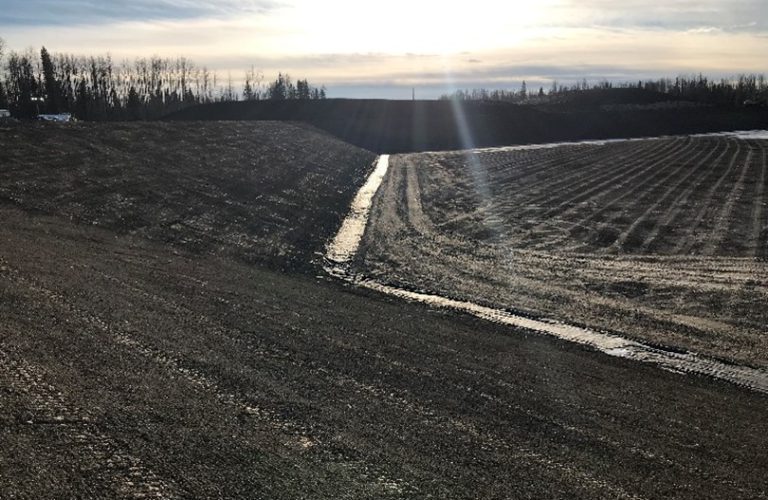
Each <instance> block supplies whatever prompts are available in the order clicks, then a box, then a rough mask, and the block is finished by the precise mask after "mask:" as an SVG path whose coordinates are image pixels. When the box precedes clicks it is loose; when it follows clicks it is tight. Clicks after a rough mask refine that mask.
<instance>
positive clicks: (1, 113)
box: [0, 109, 11, 118]
mask: <svg viewBox="0 0 768 500" xmlns="http://www.w3.org/2000/svg"><path fill="white" fill-rule="evenodd" d="M10 117H11V112H10V111H8V110H7V109H0V118H10Z"/></svg>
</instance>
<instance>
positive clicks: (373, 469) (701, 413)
mask: <svg viewBox="0 0 768 500" xmlns="http://www.w3.org/2000/svg"><path fill="white" fill-rule="evenodd" d="M0 215H2V218H3V224H2V225H1V226H0V241H2V242H3V244H2V247H0V318H2V320H0V442H2V443H3V445H2V446H0V497H2V498H38V499H39V498H43V499H46V498H50V499H53V498H62V497H87V498H153V497H156V498H265V499H266V498H269V499H281V498H285V499H289V498H290V499H294V498H310V499H320V498H349V499H364V498H371V499H378V498H414V499H415V498H419V499H421V498H430V497H431V498H451V499H462V498H467V499H470V498H483V499H502V498H553V499H558V498H560V499H573V498H584V499H596V498H605V499H616V498H660V497H663V498H691V499H694V498H695V499H718V500H719V499H722V498H744V499H755V498H764V497H765V495H766V494H768V491H766V489H765V481H764V474H763V473H764V471H765V468H766V466H768V455H767V454H766V453H768V451H767V450H768V441H767V440H768V437H767V436H768V423H766V419H765V418H764V416H765V414H766V412H768V399H767V398H766V397H765V396H762V395H758V394H754V393H749V392H746V391H742V390H739V389H736V388H734V387H733V386H731V385H728V384H719V383H714V382H712V381H710V380H706V379H696V378H692V377H685V376H680V375H676V374H672V373H667V372H664V371H661V370H657V369H655V368H652V367H646V366H642V365H639V364H637V363H631V362H625V361H623V360H617V359H615V358H609V357H606V356H603V355H600V354H597V353H594V352H591V351H589V350H585V349H582V348H578V347H574V346H572V345H569V344H564V343H560V342H556V341H552V340H550V339H546V338H542V337H540V336H537V335H533V336H528V335H525V334H522V333H520V332H515V331H512V330H507V329H503V328H500V327H496V326H494V325H492V324H488V323H486V322H481V321H473V320H471V319H468V318H464V317H461V316H452V315H445V314H440V313H437V312H434V311H431V310H429V309H427V308H423V307H418V306H415V305H410V304H407V303H403V302H401V301H392V300H388V299H383V298H381V297H377V296H373V295H367V294H360V293H359V292H356V291H353V290H345V289H343V288H341V287H340V286H339V285H338V284H336V283H334V282H323V281H319V282H318V281H315V280H313V279H311V278H309V277H307V276H302V275H288V274H280V273H276V272H274V271H268V270H264V269H261V268H259V267H254V266H251V265H247V264H244V263H242V262H240V261H238V260H232V259H229V258H226V257H206V256H201V255H197V254H191V253H187V252H185V251H178V250H177V251H171V249H170V248H168V247H167V246H163V245H160V244H157V243H151V242H147V241H146V240H143V239H140V238H137V237H136V236H129V235H115V234H114V233H113V232H110V231H107V230H104V229H100V228H91V227H85V226H82V225H74V224H71V223H68V222H67V221H64V220H61V219H58V218H52V217H47V216H29V215H27V214H23V213H19V212H17V211H13V210H8V209H2V211H1V212H0Z"/></svg>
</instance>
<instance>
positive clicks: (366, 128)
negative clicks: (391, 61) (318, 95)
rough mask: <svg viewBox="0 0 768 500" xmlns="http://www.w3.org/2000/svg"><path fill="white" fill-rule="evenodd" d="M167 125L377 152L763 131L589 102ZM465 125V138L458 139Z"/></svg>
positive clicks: (251, 108) (753, 120) (723, 111)
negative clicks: (276, 124)
mask: <svg viewBox="0 0 768 500" xmlns="http://www.w3.org/2000/svg"><path fill="white" fill-rule="evenodd" d="M167 119H168V120H290V121H303V122H307V123H310V124H312V125H314V126H316V127H318V128H320V129H323V130H325V131H327V132H329V133H331V134H333V135H335V136H337V137H339V138H341V139H343V140H345V141H347V142H349V143H351V144H355V145H357V146H359V147H362V148H366V149H369V150H371V151H376V152H379V153H404V152H414V151H442V150H454V149H467V148H472V147H491V146H501V145H512V144H526V143H546V142H558V141H575V140H583V139H608V138H623V137H641V136H657V135H673V134H687V133H703V132H717V131H725V130H738V129H755V128H765V127H768V113H766V111H765V110H763V109H753V110H743V109H741V110H740V109H732V108H710V107H707V108H705V107H670V108H664V107H661V108H660V109H631V108H620V109H613V110H610V111H608V110H604V109H601V108H600V107H594V106H593V105H588V106H578V107H577V108H574V107H573V106H570V105H569V106H546V107H544V106H541V107H537V106H521V105H516V104H509V103H483V102H450V101H386V100H353V99H327V100H322V101H247V102H226V103H214V104H205V105H201V106H195V107H192V108H187V109H185V110H182V111H179V112H178V113H174V114H172V115H169V116H168V117H167ZM464 123H465V124H466V130H467V131H468V132H469V134H464V135H462V134H461V133H460V130H461V129H462V127H461V125H462V124H464Z"/></svg>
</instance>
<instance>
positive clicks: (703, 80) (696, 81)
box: [440, 74, 768, 107]
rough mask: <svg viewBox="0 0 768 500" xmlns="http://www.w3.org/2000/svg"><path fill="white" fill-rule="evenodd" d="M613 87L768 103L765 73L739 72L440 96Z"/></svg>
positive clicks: (710, 100)
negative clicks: (727, 75)
mask: <svg viewBox="0 0 768 500" xmlns="http://www.w3.org/2000/svg"><path fill="white" fill-rule="evenodd" d="M612 88H626V89H639V90H646V91H651V92H657V93H660V94H664V95H666V96H669V97H670V98H672V99H678V100H684V101H693V102H698V103H703V104H710V105H719V106H737V107H741V106H750V105H763V106H765V105H768V82H766V78H765V76H764V75H754V74H750V75H739V76H737V77H735V78H729V79H719V80H715V79H710V78H708V77H706V76H704V75H701V74H699V75H698V76H679V77H677V78H674V79H672V78H660V79H658V80H640V81H637V82H624V83H618V84H615V83H613V82H609V81H607V80H603V81H600V82H597V83H592V84H590V83H589V82H587V80H582V81H580V82H576V83H574V84H572V85H570V86H563V85H559V84H558V83H557V82H556V81H555V82H553V83H552V86H551V87H550V88H548V89H546V90H545V89H544V87H539V89H538V90H535V91H533V92H529V90H528V88H527V85H526V82H525V81H523V83H522V85H521V87H520V89H519V90H501V89H493V90H489V89H483V88H480V89H471V90H457V91H455V92H453V93H450V94H444V95H442V96H441V97H440V99H443V100H461V101H489V102H494V101H496V102H514V103H536V104H538V103H557V102H562V101H564V100H567V99H568V98H569V97H573V96H574V95H578V94H583V93H587V92H593V93H595V92H598V93H599V92H600V91H605V90H608V89H612Z"/></svg>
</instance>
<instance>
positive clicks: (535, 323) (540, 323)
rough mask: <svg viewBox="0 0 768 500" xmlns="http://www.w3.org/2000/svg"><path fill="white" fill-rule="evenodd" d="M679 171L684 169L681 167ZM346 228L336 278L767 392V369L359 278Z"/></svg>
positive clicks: (332, 265)
mask: <svg viewBox="0 0 768 500" xmlns="http://www.w3.org/2000/svg"><path fill="white" fill-rule="evenodd" d="M382 163H384V165H382V169H383V170H384V172H383V174H382V173H381V172H377V173H376V174H375V175H372V177H371V178H372V179H373V178H374V177H375V179H377V180H376V182H374V183H372V185H371V184H366V186H365V195H364V196H361V197H360V198H356V199H355V202H354V203H353V207H352V210H351V213H350V216H349V217H351V218H356V217H359V213H360V212H361V210H360V209H359V206H360V205H361V204H362V205H365V206H367V209H366V210H365V217H364V219H363V220H362V221H358V223H361V224H363V225H364V226H365V225H367V217H368V214H369V212H370V205H371V203H372V200H373V197H374V195H375V194H376V192H377V190H378V188H379V186H380V185H381V182H382V180H383V178H384V177H385V176H386V170H387V168H388V164H389V159H388V157H387V158H386V159H385V160H382ZM677 170H679V168H678V169H677ZM361 193H362V190H361ZM345 226H346V224H345V225H342V229H341V230H340V234H337V235H336V237H335V238H334V242H336V241H345V242H349V245H347V246H346V247H345V248H344V249H343V252H338V251H336V252H334V253H332V252H330V251H329V252H328V253H327V255H326V259H327V265H326V272H328V273H329V274H330V275H331V276H334V277H337V278H340V279H343V280H345V281H348V282H350V283H352V284H354V285H357V286H361V287H364V288H368V289H371V290H374V291H377V292H380V293H383V294H386V295H391V296H394V297H398V298H401V299H405V300H410V301H415V302H421V303H424V304H427V305H429V306H432V307H438V308H446V309H452V310H456V311H459V312H463V313H467V314H470V315H474V316H477V317H479V318H481V319H485V320H489V321H493V322H496V323H500V324H503V325H507V326H511V327H514V328H521V329H524V330H529V331H533V332H537V333H543V334H545V335H549V336H554V337H557V338H559V339H562V340H567V341H569V342H573V343H577V344H582V345H586V346H589V347H591V348H594V349H596V350H598V351H600V352H602V353H604V354H608V355H610V356H616V357H622V358H627V359H631V360H635V361H640V362H644V363H651V364H654V365H657V366H659V367H660V368H662V369H665V370H669V371H673V372H679V373H691V374H698V375H705V376H708V377H712V378H716V379H720V380H725V381H728V382H730V383H732V384H734V385H738V386H741V387H744V388H747V389H751V390H754V391H757V392H762V393H766V394H768V372H766V371H764V370H760V369H755V368H750V367H746V366H739V365H732V364H728V363H724V362H721V361H717V360H714V359H709V358H705V357H700V356H698V355H696V354H694V353H689V352H676V351H668V350H664V349H660V348H657V347H653V346H650V345H647V344H643V343H641V342H637V341H633V340H628V339H626V338H623V337H620V336H618V335H615V334H610V333H606V332H600V331H596V330H591V329H587V328H582V327H578V326H574V325H570V324H567V323H562V322H557V321H553V320H550V319H541V320H539V319H532V318H529V317H523V316H519V315H517V314H513V313H511V312H509V311H507V310H502V309H494V308H491V307H486V306H482V305H478V304H474V303H471V302H467V301H461V300H454V299H449V298H446V297H442V296H439V295H435V294H430V293H426V292H414V291H410V290H405V289H402V288H398V287H394V286H390V285H387V284H384V283H381V282H378V281H376V280H373V279H370V278H367V277H362V276H356V275H354V274H352V273H351V272H350V270H349V265H348V264H349V261H350V260H351V258H352V257H353V256H354V255H355V254H356V253H357V250H358V247H359V245H360V239H356V240H355V239H354V238H349V237H348V236H347V235H343V234H341V233H343V232H344V231H345V229H344V228H345ZM333 244H334V243H333V242H332V243H331V244H330V245H329V249H330V248H331V247H332V246H333ZM337 255H341V256H342V257H343V258H341V259H338V258H334V257H335V256H337Z"/></svg>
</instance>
